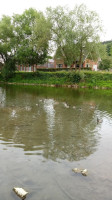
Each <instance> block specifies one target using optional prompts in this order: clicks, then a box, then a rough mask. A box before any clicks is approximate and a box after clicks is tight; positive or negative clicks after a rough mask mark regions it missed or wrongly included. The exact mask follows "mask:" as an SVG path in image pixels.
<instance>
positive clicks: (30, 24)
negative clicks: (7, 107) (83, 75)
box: [0, 4, 107, 78]
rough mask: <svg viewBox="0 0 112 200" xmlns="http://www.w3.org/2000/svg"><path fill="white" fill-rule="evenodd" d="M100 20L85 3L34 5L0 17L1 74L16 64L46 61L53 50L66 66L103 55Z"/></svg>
mask: <svg viewBox="0 0 112 200" xmlns="http://www.w3.org/2000/svg"><path fill="white" fill-rule="evenodd" d="M101 32H102V24H101V21H100V19H99V16H98V14H97V13H96V12H94V11H90V10H88V9H87V7H86V6H85V5H84V4H81V5H80V6H75V8H74V9H72V10H69V9H68V8H67V7H61V6H58V7H56V8H51V7H49V8H47V9H46V12H45V13H43V12H40V11H37V10H35V9H33V8H30V9H28V10H25V11H24V12H23V13H22V14H14V15H13V16H12V17H10V16H5V15H3V16H2V18H1V19H0V59H2V61H3V63H4V67H3V69H2V74H3V76H4V77H6V78H7V77H9V76H11V75H12V74H13V72H14V71H15V70H16V65H17V64H25V65H29V64H31V65H34V64H43V63H45V62H46V61H47V60H48V59H49V57H50V55H51V54H52V52H54V57H55V58H61V59H62V60H63V62H64V64H65V65H66V66H68V65H69V66H70V65H72V64H74V65H75V63H76V61H77V60H78V62H79V68H81V66H82V63H83V60H84V59H86V58H90V59H92V60H97V59H98V58H99V57H100V58H101V57H105V56H107V55H106V46H105V45H103V44H101V42H100V33H101Z"/></svg>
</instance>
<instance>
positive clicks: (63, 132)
mask: <svg viewBox="0 0 112 200" xmlns="http://www.w3.org/2000/svg"><path fill="white" fill-rule="evenodd" d="M111 156H112V91H100V90H88V89H83V90H82V89H81V90H79V89H78V90H76V89H70V88H49V87H37V86H8V85H3V86H2V85H1V86H0V186H1V187H0V199H3V200H9V199H10V200H11V199H12V200H18V199H19V197H18V196H16V194H15V193H14V192H13V191H12V189H13V187H22V188H24V189H25V190H27V191H28V192H29V194H28V195H27V197H26V199H29V200H30V199H31V200H37V199H38V200H75V199H76V200H90V199H91V200H99V199H102V200H111V199H112V189H111V188H112V157H111ZM76 167H77V168H79V169H87V170H88V175H87V176H83V175H82V174H81V173H74V172H73V171H72V169H73V168H76Z"/></svg>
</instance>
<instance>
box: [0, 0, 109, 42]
mask: <svg viewBox="0 0 112 200" xmlns="http://www.w3.org/2000/svg"><path fill="white" fill-rule="evenodd" d="M81 3H84V4H85V5H86V6H87V7H88V9H90V10H94V11H96V12H97V13H98V14H99V16H100V19H101V20H102V24H103V26H104V30H105V33H104V34H103V35H102V36H101V39H102V40H111V39H112V0H1V2H0V17H1V16H2V15H13V14H14V13H15V14H22V12H23V11H24V10H25V9H28V8H30V7H32V8H35V9H36V10H41V11H44V10H45V9H46V7H50V6H51V7H56V6H58V5H61V6H68V7H69V8H71V9H72V8H74V6H75V5H76V4H78V5H79V4H81Z"/></svg>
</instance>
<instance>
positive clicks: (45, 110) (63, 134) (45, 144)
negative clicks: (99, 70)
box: [0, 91, 99, 161]
mask: <svg viewBox="0 0 112 200" xmlns="http://www.w3.org/2000/svg"><path fill="white" fill-rule="evenodd" d="M8 92H9V91H8ZM13 92H14V91H13ZM69 98H70V97H69ZM72 98H73V97H72ZM57 99H58V96H57ZM75 99H76V97H75ZM63 100H65V98H64V99H63ZM66 100H67V97H66ZM82 102H83V103H80V102H79V103H78V102H77V101H75V109H74V108H73V105H72V104H70V106H69V108H66V107H64V101H62V99H61V100H60V101H59V102H57V101H55V100H54V99H53V98H48V97H47V98H46V97H45V96H43V97H40V96H38V95H36V94H35V95H33V94H29V93H25V92H21V93H16V92H15V93H14V96H10V95H9V93H8V95H6V104H5V106H4V107H1V108H0V119H1V120H0V127H1V141H2V143H3V141H4V144H5V145H7V146H9V145H10V146H13V147H17V148H18V147H20V148H23V149H24V151H25V153H26V154H31V155H33V154H37V155H42V156H43V157H45V158H47V159H52V160H54V161H56V160H57V159H67V160H69V161H74V160H80V159H83V158H86V157H87V156H89V155H90V154H92V153H93V152H94V151H95V150H96V148H97V143H98V141H99V136H98V133H97V131H96V126H97V123H96V116H95V109H96V107H95V106H93V107H92V108H91V105H90V103H91V101H87V99H85V98H84V97H83V101H82ZM93 102H94V101H93Z"/></svg>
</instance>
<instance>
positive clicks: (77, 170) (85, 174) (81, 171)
mask: <svg viewBox="0 0 112 200" xmlns="http://www.w3.org/2000/svg"><path fill="white" fill-rule="evenodd" d="M72 171H73V172H75V173H81V174H82V175H83V176H87V174H88V171H87V169H78V168H74V169H72Z"/></svg>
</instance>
